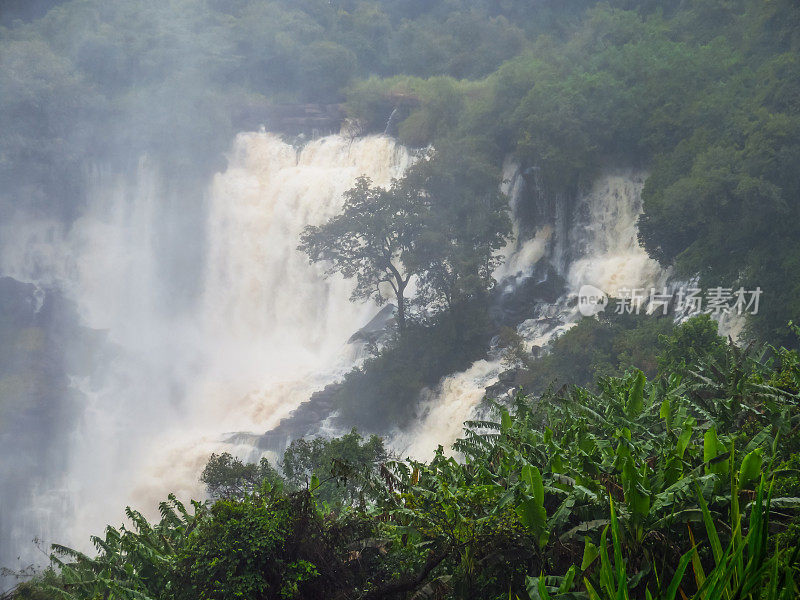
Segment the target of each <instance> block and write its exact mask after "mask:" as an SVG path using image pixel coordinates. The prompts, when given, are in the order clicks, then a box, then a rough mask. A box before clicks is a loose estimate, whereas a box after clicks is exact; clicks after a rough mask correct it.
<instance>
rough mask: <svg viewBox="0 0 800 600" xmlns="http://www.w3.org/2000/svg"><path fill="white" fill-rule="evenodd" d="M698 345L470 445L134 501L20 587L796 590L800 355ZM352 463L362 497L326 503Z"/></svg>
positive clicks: (515, 410) (799, 573) (705, 595)
mask: <svg viewBox="0 0 800 600" xmlns="http://www.w3.org/2000/svg"><path fill="white" fill-rule="evenodd" d="M786 352H789V351H786ZM774 354H775V355H776V356H786V354H785V352H784V351H776V352H775V353H774ZM790 355H791V353H790ZM696 360H697V362H696V363H694V364H692V363H689V364H686V365H685V366H686V367H687V368H686V375H685V377H682V376H681V375H679V374H675V373H663V377H659V378H657V379H655V380H648V379H647V377H646V376H645V374H644V373H643V372H642V371H639V370H631V371H629V372H627V373H625V374H623V375H622V376H619V377H601V378H600V379H599V381H598V382H597V391H590V390H587V389H583V388H578V387H574V388H570V389H563V390H561V391H560V392H559V393H558V394H552V393H548V394H545V395H543V396H524V395H519V396H518V397H517V398H515V399H514V401H513V402H511V403H510V405H508V406H503V405H494V413H493V414H494V415H495V416H496V417H497V419H496V420H483V421H474V422H469V423H467V424H466V429H465V435H464V437H463V438H462V439H461V440H459V441H458V442H457V443H456V444H455V449H456V450H457V451H458V452H459V457H460V458H459V459H458V460H457V459H456V458H454V457H448V456H446V455H445V454H444V451H443V449H442V448H441V447H440V448H439V450H438V451H437V452H436V454H435V456H434V457H433V458H432V460H430V461H429V462H419V461H413V460H407V461H389V462H384V461H383V459H384V451H383V445H382V442H381V441H380V440H379V439H377V438H372V439H370V440H369V441H367V442H364V441H363V439H362V438H361V437H360V436H358V435H357V434H356V433H355V432H351V433H350V434H348V435H347V436H345V437H343V438H340V439H335V440H330V441H313V440H312V441H298V442H294V443H293V444H292V446H290V451H287V453H286V455H285V459H284V471H285V473H286V475H287V477H288V478H289V479H290V480H291V481H290V482H289V483H287V486H286V487H287V488H290V487H293V486H295V485H297V487H301V488H303V487H306V488H307V489H302V490H301V491H299V492H295V493H288V494H287V493H286V492H285V491H284V490H283V486H280V485H278V486H271V485H269V484H263V485H262V486H261V487H260V488H258V489H257V490H255V491H253V492H252V493H247V494H245V495H243V496H237V497H233V498H230V499H219V500H217V501H216V502H214V503H213V504H211V505H207V506H204V505H200V504H195V514H189V513H188V512H187V511H186V510H185V508H183V505H181V504H180V503H178V502H177V501H176V500H175V499H174V498H171V499H170V501H169V502H167V503H165V504H164V505H162V521H161V522H160V523H159V524H157V525H151V524H149V523H148V522H147V521H146V520H145V519H144V518H143V517H142V516H141V515H140V514H139V513H136V512H135V511H131V510H128V516H129V518H130V519H131V520H132V521H133V523H134V527H133V528H132V529H127V528H125V527H123V528H121V529H119V530H117V529H114V528H109V529H108V530H107V532H106V536H105V537H104V538H102V539H99V538H95V543H96V544H97V547H98V551H99V552H98V555H97V557H95V558H92V557H89V556H84V555H82V554H80V553H78V552H75V551H74V550H69V549H67V548H63V547H56V548H55V549H56V551H57V552H58V554H57V558H56V563H55V566H56V569H57V570H56V571H54V572H51V573H50V574H46V575H45V576H43V577H42V578H41V579H40V580H38V581H35V582H33V583H32V584H29V585H27V586H24V587H22V588H21V589H20V592H19V597H20V598H22V597H39V596H37V594H40V593H41V592H47V593H52V594H54V595H57V596H60V597H68V598H70V599H74V600H79V599H80V600H83V599H87V600H88V599H90V598H92V599H93V598H96V597H100V596H103V595H105V594H108V595H109V597H111V596H113V597H119V598H126V599H127V598H131V599H133V598H136V599H138V600H144V599H146V598H153V599H155V598H159V599H161V598H163V599H165V600H167V599H173V598H175V599H183V598H187V599H188V598H198V597H202V598H238V597H243V596H246V597H252V598H265V599H271V598H299V597H303V598H305V597H313V598H321V599H322V598H331V599H332V598H337V597H342V596H343V595H344V596H350V597H354V598H362V599H377V598H386V597H392V595H397V594H401V595H402V594H406V595H409V596H413V595H414V594H416V597H420V598H425V597H440V598H498V599H499V598H508V597H509V596H510V597H512V598H514V597H515V596H516V597H519V598H550V597H552V598H563V599H564V600H566V599H567V598H587V599H593V598H608V599H611V598H614V599H616V598H663V599H671V600H674V599H675V598H677V597H678V595H679V594H682V595H681V597H683V595H685V596H686V597H687V598H688V597H692V598H696V599H698V600H699V599H704V600H705V599H711V598H736V597H739V598H752V599H754V600H755V598H757V597H758V598H762V597H764V598H769V599H779V598H780V599H783V598H791V597H794V595H795V594H796V590H797V586H798V583H800V570H799V569H798V564H797V560H798V550H797V539H796V536H794V534H795V533H796V531H797V516H796V515H797V514H798V513H797V510H798V509H800V495H798V494H800V489H799V488H798V486H797V469H796V466H797V460H798V459H797V454H796V453H792V452H791V451H790V450H789V449H790V448H792V447H793V445H794V444H796V438H797V437H798V424H799V423H800V398H799V397H798V395H797V393H796V392H794V391H788V390H785V389H781V388H778V387H775V386H772V385H770V384H769V383H766V382H768V381H772V380H780V381H784V380H788V379H791V380H794V378H796V377H797V376H799V375H800V371H798V366H797V365H798V362H797V361H796V360H791V359H789V358H786V359H785V360H782V361H780V362H778V361H776V360H774V357H773V358H764V355H763V353H758V352H754V351H753V350H752V349H751V350H742V349H737V348H735V347H730V348H728V349H727V350H725V356H724V357H723V358H716V359H714V358H711V357H709V356H706V357H704V358H699V359H696ZM790 371H791V373H789V372H790ZM743 423H745V424H746V426H745V427H743V426H742V424H743ZM377 460H380V461H381V462H380V464H377V465H376V461H377ZM344 464H348V465H349V466H350V467H351V468H350V469H343V465H344ZM212 465H215V469H216V470H222V471H225V470H227V471H230V472H232V473H234V474H235V473H238V472H240V471H241V470H242V465H241V464H240V463H237V461H235V460H231V459H229V458H224V457H222V458H221V457H215V458H214V460H213V461H212ZM775 465H778V466H777V467H775ZM326 469H330V471H329V473H326V472H325V471H326ZM212 471H214V469H212ZM356 471H358V472H359V477H360V482H359V487H358V491H357V493H349V494H344V495H340V496H339V497H338V498H339V499H338V500H334V501H330V502H329V501H326V500H325V496H324V494H325V493H326V492H325V490H326V482H332V481H334V480H337V479H341V478H343V477H346V478H348V483H349V481H350V479H349V478H350V477H351V475H352V474H353V473H354V472H356ZM315 473H316V475H315ZM328 475H330V477H328ZM768 481H769V482H770V483H769V485H767V482H768ZM306 482H307V483H306ZM298 483H299V484H300V485H298ZM64 557H67V559H68V560H65V559H64ZM762 594H763V595H762Z"/></svg>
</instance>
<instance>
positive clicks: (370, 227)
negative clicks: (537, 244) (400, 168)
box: [300, 147, 511, 335]
mask: <svg viewBox="0 0 800 600" xmlns="http://www.w3.org/2000/svg"><path fill="white" fill-rule="evenodd" d="M465 150H467V149H466V148H465V147H460V148H459V149H458V152H456V150H455V149H454V148H451V147H445V148H444V149H440V150H437V151H436V152H435V153H429V154H428V156H424V157H422V158H420V160H419V161H418V162H417V163H415V164H414V165H413V166H411V167H410V168H409V169H408V171H407V172H406V174H405V175H404V176H403V177H402V178H401V179H398V180H393V182H392V184H391V186H390V187H389V188H388V189H383V188H380V187H372V186H371V182H370V181H369V179H367V178H365V177H361V178H359V179H358V181H357V182H356V185H355V187H353V188H352V189H350V190H348V191H347V192H346V193H345V203H344V207H343V209H342V212H341V214H339V215H336V216H335V217H333V218H331V219H330V220H329V221H328V222H327V223H325V224H323V225H320V226H308V227H306V229H305V230H304V232H303V234H302V236H301V243H300V249H301V250H302V251H304V252H305V253H306V254H308V256H309V259H310V260H311V261H324V262H326V263H327V264H328V265H329V267H328V271H327V274H328V275H331V274H333V273H341V274H343V275H344V276H345V277H348V278H354V279H355V281H356V287H355V289H354V291H353V298H354V299H355V298H373V299H375V300H376V301H377V302H379V303H381V302H384V301H385V300H386V299H387V297H390V298H393V299H394V300H395V302H396V305H397V324H398V329H399V331H400V333H401V335H402V334H403V333H404V332H405V329H406V317H407V309H406V297H405V292H406V288H407V286H408V284H409V282H410V281H411V278H412V277H415V278H416V280H415V281H416V284H417V286H416V287H417V288H418V294H417V296H416V298H415V299H414V300H415V302H416V304H418V305H419V308H420V312H421V313H422V314H427V315H430V314H435V313H436V312H437V311H439V310H441V309H442V308H446V309H447V310H449V311H450V312H454V308H455V307H457V306H459V305H463V304H465V303H469V302H471V301H473V300H474V299H475V298H481V297H483V296H485V294H486V292H487V291H488V290H489V289H490V288H491V287H492V285H493V284H494V280H493V279H492V271H493V269H494V267H496V266H497V264H498V263H499V259H498V254H497V252H498V250H499V249H500V248H501V247H502V246H503V244H504V243H505V240H506V238H507V237H508V235H509V234H510V232H511V223H510V220H509V218H508V214H507V212H508V203H507V199H506V198H505V196H504V195H503V194H502V193H501V192H500V191H499V184H500V181H499V177H498V175H497V173H496V171H495V170H494V169H493V168H492V166H491V164H490V163H487V162H486V161H485V160H482V159H481V156H480V154H478V151H477V148H473V149H472V150H473V151H472V152H471V153H470V152H466V151H465ZM387 286H388V288H389V289H390V291H389V292H388V294H387V292H386V287H387Z"/></svg>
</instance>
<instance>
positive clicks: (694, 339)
mask: <svg viewBox="0 0 800 600" xmlns="http://www.w3.org/2000/svg"><path fill="white" fill-rule="evenodd" d="M717 328H718V325H717V323H716V321H714V320H713V319H711V317H710V316H708V315H698V316H696V317H692V318H691V319H688V320H687V321H685V322H684V323H681V324H680V325H678V326H677V327H675V329H674V330H673V331H672V332H670V333H669V335H664V336H661V337H660V338H659V342H660V343H661V346H662V348H663V350H662V352H661V353H660V354H659V356H658V367H659V370H660V371H661V372H663V373H678V374H682V375H684V374H686V372H687V369H688V366H687V365H693V364H696V363H697V361H698V360H700V359H706V358H712V359H717V360H718V359H720V358H722V357H723V356H724V355H725V346H726V345H725V340H724V339H722V338H721V337H720V336H719V334H718V333H717Z"/></svg>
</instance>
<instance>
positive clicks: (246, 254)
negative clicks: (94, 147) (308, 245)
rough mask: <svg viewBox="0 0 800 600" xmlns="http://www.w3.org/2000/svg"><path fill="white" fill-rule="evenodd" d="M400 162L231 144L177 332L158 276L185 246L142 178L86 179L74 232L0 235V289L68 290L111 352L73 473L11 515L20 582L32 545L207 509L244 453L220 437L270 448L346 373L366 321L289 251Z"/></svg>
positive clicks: (345, 294)
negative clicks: (136, 519)
mask: <svg viewBox="0 0 800 600" xmlns="http://www.w3.org/2000/svg"><path fill="white" fill-rule="evenodd" d="M409 161H410V156H409V154H408V152H407V151H406V150H405V149H404V148H402V147H401V146H399V145H397V144H396V143H395V142H394V141H393V140H392V139H390V138H387V137H382V136H371V137H365V138H360V139H356V140H349V139H346V138H343V137H339V136H329V137H325V138H321V139H318V140H315V141H312V142H310V143H308V144H307V145H306V146H304V147H303V148H302V149H296V148H295V147H293V146H291V145H289V144H286V143H284V142H283V141H281V139H280V138H279V137H277V136H275V135H272V134H268V133H264V132H261V133H243V134H241V135H239V136H238V137H237V139H236V141H235V143H234V147H233V150H232V152H231V156H230V158H229V165H228V168H227V169H226V170H225V171H224V172H223V173H220V174H219V175H217V176H216V177H215V178H214V180H213V183H212V185H211V188H210V190H209V192H208V206H207V207H206V208H205V209H204V208H203V207H202V206H198V207H197V209H196V210H197V211H199V212H201V213H204V214H206V215H207V216H206V226H205V237H206V240H205V246H206V248H207V251H206V253H205V258H204V261H203V265H202V271H203V273H204V276H203V282H204V283H203V285H202V290H201V293H200V294H199V297H198V298H197V299H196V301H195V302H194V304H193V305H192V306H193V308H190V309H189V310H186V311H184V312H183V313H182V314H178V315H176V314H173V313H172V312H170V311H166V310H164V309H163V304H164V303H163V298H164V296H165V295H169V294H171V293H179V290H177V289H176V284H175V282H174V281H172V280H170V279H169V278H168V276H167V275H166V272H165V271H164V269H162V268H160V263H161V262H162V259H163V258H164V257H163V255H162V254H163V252H165V251H166V252H169V251H170V249H171V248H173V246H177V245H179V244H181V243H184V242H185V240H182V239H171V238H170V232H169V228H165V227H163V226H162V223H163V220H164V219H165V218H166V216H165V215H166V214H167V213H168V211H169V210H170V206H172V205H174V204H175V203H176V202H177V200H176V198H175V197H173V196H172V194H176V193H179V191H178V192H169V191H167V190H169V189H170V186H169V185H167V183H168V177H169V173H163V172H160V171H159V169H158V168H157V166H156V165H153V164H151V163H150V162H149V161H148V160H146V159H143V160H142V161H141V162H140V166H139V172H138V175H137V177H136V178H135V180H134V181H130V180H128V179H125V178H121V177H115V176H113V175H112V174H110V173H107V172H104V171H103V170H102V169H95V170H94V171H92V172H90V173H89V180H90V186H89V187H90V190H91V192H90V194H89V201H88V204H87V208H86V209H85V211H84V214H83V215H82V216H81V217H80V218H79V219H77V220H76V221H75V222H74V223H73V224H72V225H71V226H64V225H61V224H59V223H58V222H55V221H53V222H50V221H37V220H36V219H33V218H31V217H30V215H20V216H19V217H18V218H17V219H15V220H13V221H11V222H8V223H7V224H5V227H3V231H2V232H0V233H1V234H2V239H3V247H2V253H1V254H0V261H1V262H0V272H2V274H4V275H10V276H12V277H14V278H16V279H18V280H21V281H32V282H35V283H37V284H38V285H40V286H43V287H44V286H55V287H57V288H59V289H61V290H63V291H64V292H65V293H66V294H67V295H68V296H69V297H70V298H71V299H72V300H74V301H75V302H76V304H77V306H78V309H79V312H80V314H81V317H82V319H83V322H84V324H85V325H86V326H87V327H91V328H94V329H100V330H105V331H106V332H107V337H108V340H109V342H110V344H109V347H111V348H113V349H114V350H113V354H112V355H111V356H108V357H106V358H105V359H104V360H103V361H102V364H97V365H96V368H95V372H94V373H92V375H91V376H89V377H84V378H74V379H73V386H74V387H75V388H76V389H78V390H80V391H81V392H82V393H83V397H84V398H85V401H86V405H85V406H84V407H83V410H82V415H81V420H80V425H79V427H78V429H77V430H76V431H75V432H74V433H73V434H72V436H71V438H70V443H69V447H67V448H65V449H64V451H65V452H67V453H68V454H69V464H70V465H71V466H70V467H69V468H68V470H67V471H66V472H64V473H62V474H61V477H54V478H52V480H51V481H50V482H49V489H37V490H33V491H32V493H31V497H30V499H29V501H28V502H27V505H28V507H29V508H28V509H27V510H26V511H25V512H24V514H20V515H18V518H17V521H18V523H19V527H18V529H19V531H16V532H14V538H15V539H14V542H15V543H16V544H17V545H18V549H17V550H18V551H21V552H22V560H21V564H26V561H29V560H33V559H35V558H36V556H35V553H33V554H32V552H33V549H32V548H31V547H30V543H29V542H30V539H31V538H33V537H34V536H37V537H39V538H42V539H44V540H45V541H46V542H50V541H59V542H61V543H67V544H72V545H75V546H78V547H82V548H86V547H87V544H88V535H89V534H90V533H98V532H100V531H102V528H103V527H104V525H105V524H106V523H119V522H121V521H122V517H123V514H122V509H123V507H124V506H125V505H126V504H132V505H133V506H135V507H137V508H139V509H142V510H143V511H145V512H146V513H147V514H151V515H152V514H153V513H154V512H155V508H156V506H157V502H158V501H160V500H163V499H164V498H165V497H166V494H167V493H169V492H177V493H178V494H179V495H180V496H182V497H183V498H184V499H188V498H189V497H202V495H203V492H204V490H203V489H202V487H201V484H200V482H199V474H200V471H201V470H202V467H203V465H204V464H205V462H206V461H207V459H208V456H209V454H210V453H211V452H212V451H221V450H229V451H233V452H234V453H236V454H239V455H243V454H246V453H249V452H250V453H251V452H252V448H250V447H249V446H241V447H236V446H232V445H230V444H226V443H225V439H226V437H227V436H226V434H227V433H229V432H234V431H253V432H257V433H263V432H264V431H267V430H269V429H270V428H271V427H273V426H275V425H276V424H277V423H278V422H279V421H280V419H281V418H282V417H283V416H285V415H286V414H287V413H289V412H290V411H291V410H292V409H293V408H295V407H296V406H297V405H298V404H299V403H300V402H303V401H305V400H307V399H308V397H309V396H310V394H311V393H312V392H313V391H315V390H317V389H319V388H321V387H323V386H324V385H325V384H326V383H329V382H330V381H332V380H334V379H336V378H337V377H339V376H341V375H342V374H343V373H344V372H345V371H346V370H349V368H351V367H352V366H353V364H354V363H355V361H356V360H358V358H359V356H358V355H357V348H353V347H352V346H351V345H347V344H346V341H347V339H348V338H349V336H350V335H351V334H352V333H353V332H354V331H355V330H357V329H358V328H359V327H361V326H363V325H364V324H365V323H366V322H367V321H368V320H369V319H370V318H371V317H372V316H373V315H374V314H375V312H376V311H377V308H376V307H375V306H374V305H372V304H365V303H353V302H350V294H351V292H352V284H351V282H349V281H345V280H343V279H342V278H340V277H334V278H332V279H327V280H326V279H324V278H323V276H322V269H321V267H320V266H319V265H310V264H309V262H308V260H307V258H306V257H305V256H304V255H302V254H301V253H300V252H299V251H298V250H297V249H296V248H297V245H298V242H299V235H300V232H301V231H302V229H303V227H304V226H305V225H308V224H320V223H322V222H324V221H325V220H326V219H328V218H329V217H331V216H332V215H334V214H336V212H337V211H338V210H339V209H340V207H341V204H342V201H343V199H342V194H343V192H344V191H345V190H347V189H348V188H350V187H352V185H353V183H354V181H355V179H356V177H358V176H360V175H367V176H368V177H370V178H371V179H372V180H373V182H374V183H376V184H378V185H387V184H388V183H389V182H390V181H391V179H392V178H393V177H398V176H400V175H401V174H402V172H403V171H404V170H405V168H406V167H407V165H408V164H409ZM187 218H191V216H189V215H187ZM175 249H176V250H177V248H175Z"/></svg>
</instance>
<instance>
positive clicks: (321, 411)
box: [257, 383, 342, 452]
mask: <svg viewBox="0 0 800 600" xmlns="http://www.w3.org/2000/svg"><path fill="white" fill-rule="evenodd" d="M341 388H342V384H341V383H331V384H328V385H326V386H325V387H324V388H322V389H321V390H320V391H318V392H315V393H313V394H312V395H311V398H309V399H308V401H307V402H304V403H303V404H301V405H300V406H298V407H297V408H296V409H294V410H293V411H292V412H291V413H289V416H288V417H286V418H285V419H283V420H282V421H281V422H280V423H279V424H278V426H277V427H276V428H275V429H273V430H272V431H268V432H267V433H265V434H264V435H262V436H260V437H259V439H258V442H257V445H258V447H259V448H260V449H262V450H272V451H274V452H282V451H283V450H284V449H285V448H286V447H287V446H288V445H289V444H290V443H291V441H292V440H296V439H298V438H301V437H305V436H307V435H310V434H312V433H316V432H317V431H319V427H320V424H321V423H322V422H323V421H325V419H327V418H328V417H329V416H330V415H331V414H332V413H333V411H334V408H335V407H334V399H335V397H336V394H337V393H338V392H339V390H340V389H341Z"/></svg>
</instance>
